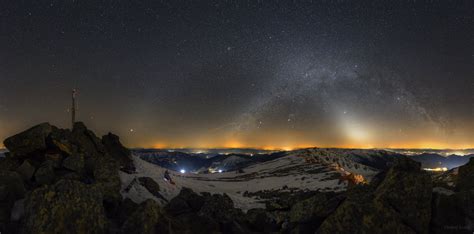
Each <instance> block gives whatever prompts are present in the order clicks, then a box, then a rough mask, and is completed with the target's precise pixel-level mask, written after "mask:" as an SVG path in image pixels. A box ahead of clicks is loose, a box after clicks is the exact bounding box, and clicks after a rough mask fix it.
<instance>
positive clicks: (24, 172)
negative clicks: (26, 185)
mask: <svg viewBox="0 0 474 234" xmlns="http://www.w3.org/2000/svg"><path fill="white" fill-rule="evenodd" d="M16 171H17V172H18V173H19V174H20V175H21V176H22V177H23V179H24V180H30V179H31V178H32V177H33V175H34V174H35V171H36V168H35V167H34V166H33V165H31V163H30V162H29V161H28V160H25V161H24V162H23V163H22V164H21V166H19V167H18V168H17V169H16Z"/></svg>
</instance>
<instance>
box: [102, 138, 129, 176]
mask: <svg viewBox="0 0 474 234" xmlns="http://www.w3.org/2000/svg"><path fill="white" fill-rule="evenodd" d="M102 144H103V145H104V146H105V149H106V151H107V152H108V154H109V155H111V156H112V157H113V158H114V159H115V160H117V161H118V162H119V164H120V168H121V170H122V171H124V172H129V173H131V172H134V171H135V165H134V164H133V160H132V158H131V155H132V153H131V152H130V150H129V149H127V148H125V147H124V146H123V145H122V143H120V138H119V137H118V136H117V135H114V134H112V133H109V134H107V135H105V136H103V137H102Z"/></svg>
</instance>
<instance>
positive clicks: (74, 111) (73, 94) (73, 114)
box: [71, 89, 76, 129]
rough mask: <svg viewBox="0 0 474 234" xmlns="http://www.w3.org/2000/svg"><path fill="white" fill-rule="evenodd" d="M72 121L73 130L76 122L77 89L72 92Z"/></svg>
mask: <svg viewBox="0 0 474 234" xmlns="http://www.w3.org/2000/svg"><path fill="white" fill-rule="evenodd" d="M71 118H72V119H71V120H72V126H71V129H72V128H74V123H75V122H76V89H73V90H72V107H71Z"/></svg>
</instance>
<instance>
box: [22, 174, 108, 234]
mask: <svg viewBox="0 0 474 234" xmlns="http://www.w3.org/2000/svg"><path fill="white" fill-rule="evenodd" d="M106 228H107V220H106V217H105V212H104V208H103V206H102V194H101V192H100V191H98V190H96V189H95V188H94V187H93V186H90V185H85V184H83V183H81V182H78V181H74V180H60V181H58V182H57V183H56V184H54V185H47V186H43V187H40V188H37V189H36V190H34V191H33V192H32V193H31V194H29V195H28V196H27V198H26V200H25V217H24V225H23V227H22V233H104V232H105V231H106Z"/></svg>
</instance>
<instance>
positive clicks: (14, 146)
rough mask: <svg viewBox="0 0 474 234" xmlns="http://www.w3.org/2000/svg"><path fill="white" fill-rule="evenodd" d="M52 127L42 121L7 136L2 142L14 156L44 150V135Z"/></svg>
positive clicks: (45, 135)
mask: <svg viewBox="0 0 474 234" xmlns="http://www.w3.org/2000/svg"><path fill="white" fill-rule="evenodd" d="M52 129H53V128H52V126H51V125H50V124H49V123H42V124H39V125H36V126H34V127H32V128H30V129H28V130H26V131H24V132H21V133H18V134H16V135H14V136H11V137H9V138H7V139H6V140H5V141H4V142H3V144H4V145H5V147H6V148H7V149H8V150H9V151H10V152H11V153H12V155H13V156H15V157H18V156H26V155H29V154H31V153H35V152H41V151H44V150H46V137H47V136H48V135H49V134H50V133H51V131H52Z"/></svg>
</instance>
